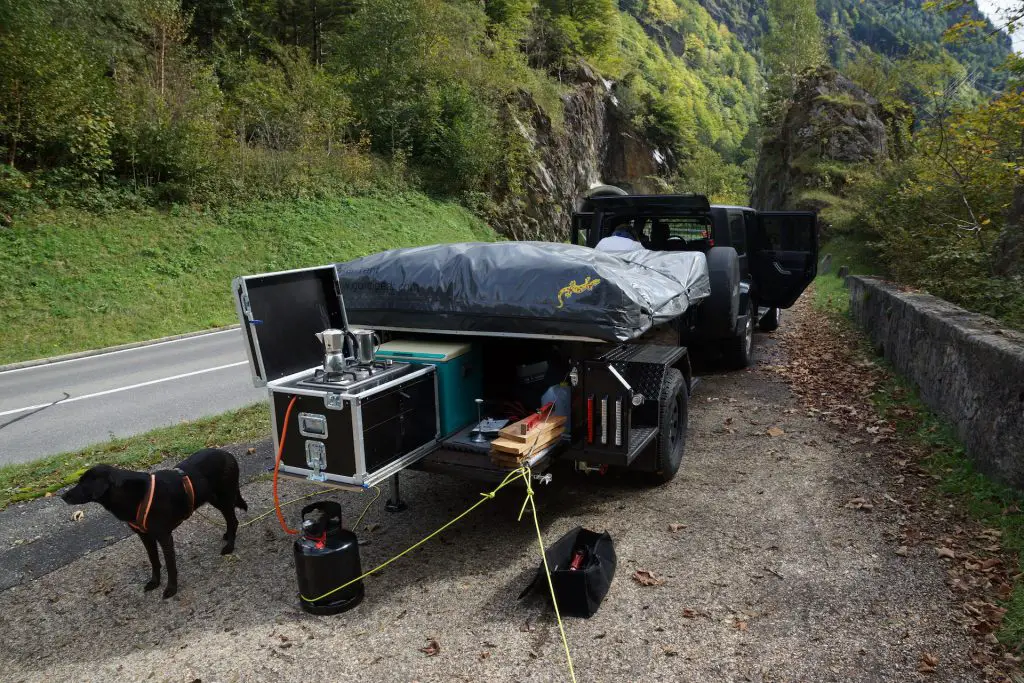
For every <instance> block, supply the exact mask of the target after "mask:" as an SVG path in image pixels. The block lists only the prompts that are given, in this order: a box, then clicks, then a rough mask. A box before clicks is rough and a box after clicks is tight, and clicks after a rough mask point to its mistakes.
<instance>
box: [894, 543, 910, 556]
mask: <svg viewBox="0 0 1024 683" xmlns="http://www.w3.org/2000/svg"><path fill="white" fill-rule="evenodd" d="M896 554H897V555H899V556H900V557H906V556H907V555H909V554H910V549H909V548H907V546H905V545H901V546H900V547H899V548H896Z"/></svg>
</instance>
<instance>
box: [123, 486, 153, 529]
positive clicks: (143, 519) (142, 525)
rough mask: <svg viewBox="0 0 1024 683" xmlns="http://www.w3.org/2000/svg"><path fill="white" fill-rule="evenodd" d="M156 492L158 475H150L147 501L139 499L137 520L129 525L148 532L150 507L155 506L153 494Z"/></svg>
mask: <svg viewBox="0 0 1024 683" xmlns="http://www.w3.org/2000/svg"><path fill="white" fill-rule="evenodd" d="M154 493H156V475H155V474H151V475H149V495H148V496H146V499H145V501H139V509H138V510H136V511H135V522H128V526H130V527H131V528H133V529H135V530H136V531H138V532H140V533H143V534H144V533H146V523H147V520H148V519H149V509H150V508H151V507H153V494H154ZM143 502H144V503H145V505H146V510H145V512H143V510H142V505H143Z"/></svg>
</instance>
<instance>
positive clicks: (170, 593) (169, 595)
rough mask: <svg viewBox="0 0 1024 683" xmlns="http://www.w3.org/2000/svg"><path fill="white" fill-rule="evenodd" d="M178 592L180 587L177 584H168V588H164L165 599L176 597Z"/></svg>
mask: <svg viewBox="0 0 1024 683" xmlns="http://www.w3.org/2000/svg"><path fill="white" fill-rule="evenodd" d="M177 592H178V587H177V586H168V587H167V588H165V589H164V600H166V599H167V598H172V597H174V594H175V593H177Z"/></svg>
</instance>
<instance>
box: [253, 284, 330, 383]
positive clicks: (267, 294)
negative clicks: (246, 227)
mask: <svg viewBox="0 0 1024 683" xmlns="http://www.w3.org/2000/svg"><path fill="white" fill-rule="evenodd" d="M235 283H236V284H235V295H236V296H238V297H239V300H240V308H241V311H242V328H243V329H244V330H246V332H247V336H248V338H249V351H250V354H251V355H252V360H253V362H254V365H255V367H254V368H253V371H254V372H253V374H254V375H255V376H256V379H257V380H259V381H260V382H261V383H263V384H266V383H267V382H271V381H273V380H276V379H280V378H282V377H285V376H287V375H291V374H294V373H296V372H301V371H303V370H308V369H309V368H311V367H314V366H317V365H320V364H322V363H323V360H324V349H323V345H322V344H321V343H320V342H319V341H318V340H317V338H316V336H315V335H316V333H317V332H323V331H324V330H325V329H327V328H330V327H336V328H342V327H343V321H342V315H341V297H340V295H339V289H338V280H337V276H336V275H335V269H334V267H333V266H322V267H317V268H306V269H303V270H289V271H284V272H280V273H264V274H262V275H250V276H247V277H242V278H238V280H236V281H235Z"/></svg>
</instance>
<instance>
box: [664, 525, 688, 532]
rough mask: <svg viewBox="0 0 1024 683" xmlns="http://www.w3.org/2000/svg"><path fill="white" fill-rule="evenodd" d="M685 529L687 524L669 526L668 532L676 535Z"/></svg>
mask: <svg viewBox="0 0 1024 683" xmlns="http://www.w3.org/2000/svg"><path fill="white" fill-rule="evenodd" d="M685 528H686V525H685V524H669V525H668V530H669V531H671V532H672V533H676V532H678V531H680V530H681V529H685Z"/></svg>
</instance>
